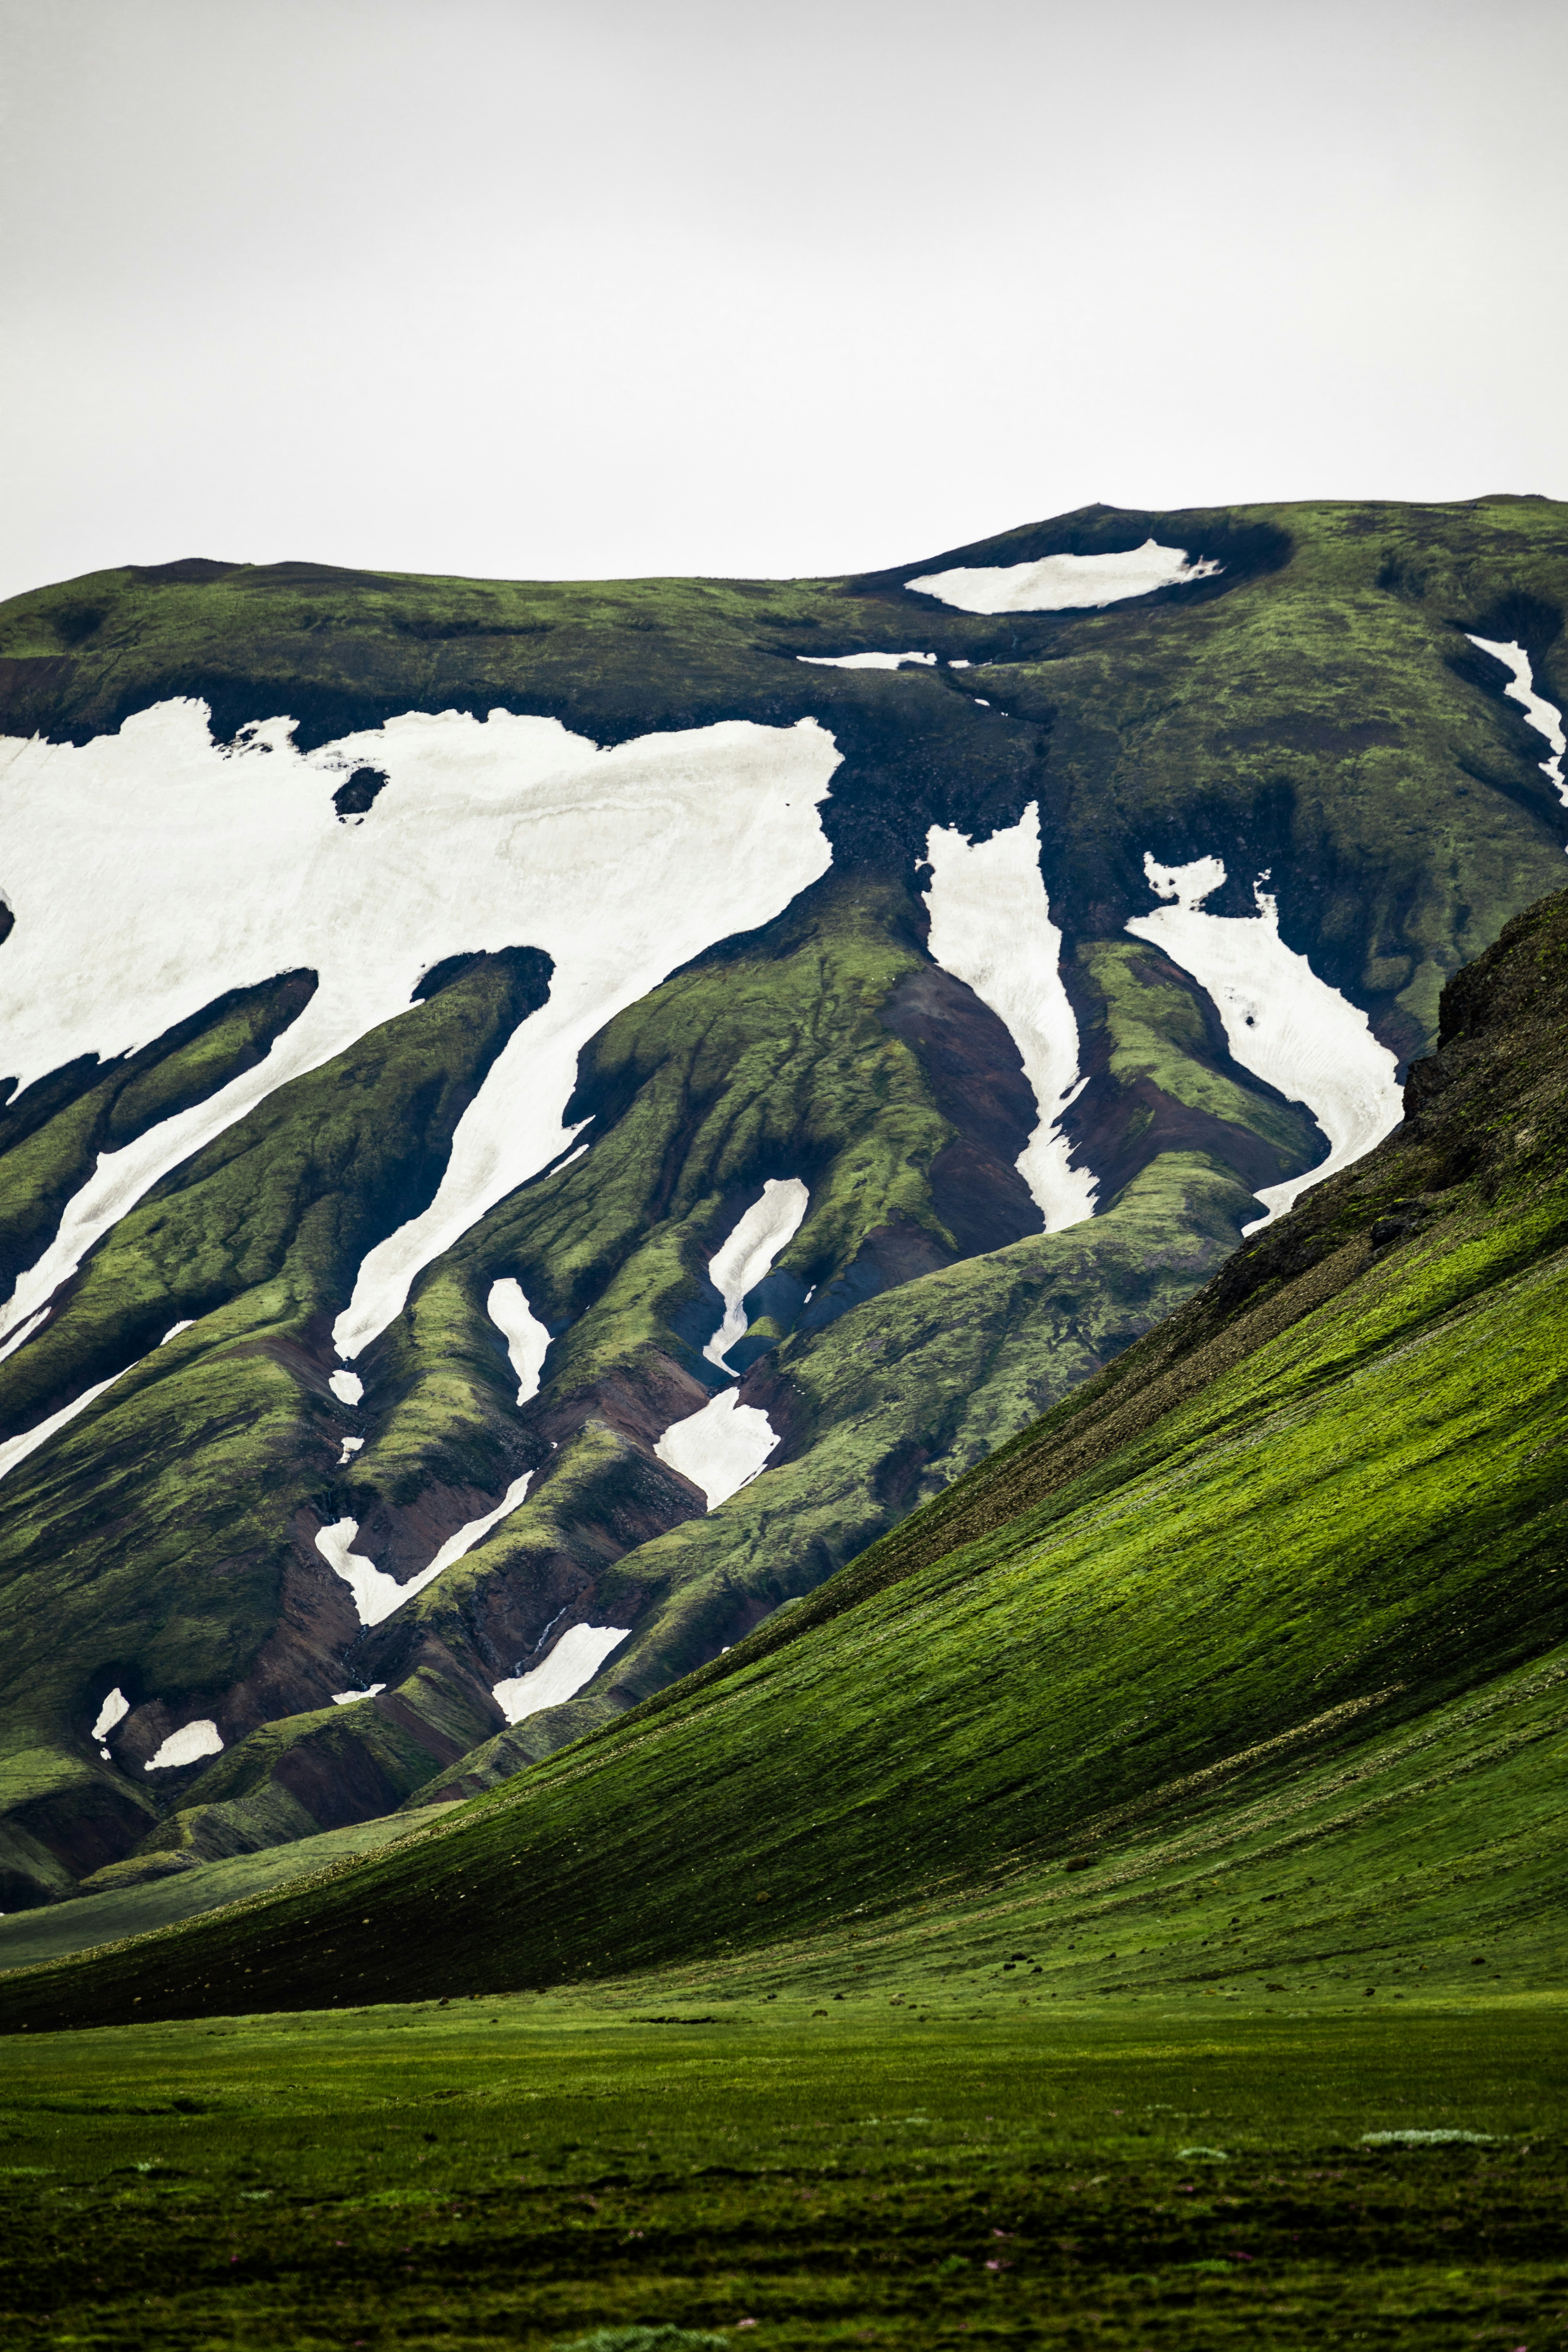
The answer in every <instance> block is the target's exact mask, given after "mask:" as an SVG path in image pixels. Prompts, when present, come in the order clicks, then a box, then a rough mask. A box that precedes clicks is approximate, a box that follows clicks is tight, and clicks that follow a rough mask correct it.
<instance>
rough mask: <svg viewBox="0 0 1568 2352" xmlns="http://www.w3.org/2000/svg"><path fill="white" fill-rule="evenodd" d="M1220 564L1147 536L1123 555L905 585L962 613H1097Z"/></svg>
mask: <svg viewBox="0 0 1568 2352" xmlns="http://www.w3.org/2000/svg"><path fill="white" fill-rule="evenodd" d="M1223 568H1224V567H1223V566H1222V565H1220V564H1218V563H1189V562H1188V561H1187V551H1186V549H1185V548H1184V547H1162V546H1161V545H1160V544H1159V542H1158V541H1157V540H1152V539H1146V540H1145V541H1144V542H1143V544H1142V547H1135V548H1133V549H1131V551H1130V552H1129V553H1127V554H1125V555H1046V556H1042V557H1041V559H1040V561H1039V562H1037V563H993V564H984V565H978V566H975V567H973V568H969V567H965V566H963V565H959V566H958V567H957V568H956V569H955V570H953V571H952V572H922V573H921V577H920V578H919V579H918V580H906V581H905V583H904V585H905V587H906V588H914V589H917V590H919V591H920V592H921V594H923V595H926V596H935V597H938V598H940V600H941V602H942V604H953V605H956V606H957V608H958V610H959V611H960V612H961V613H1073V612H1097V611H1098V610H1099V609H1100V606H1101V605H1102V604H1120V603H1121V600H1122V598H1123V597H1125V596H1147V595H1148V593H1149V592H1150V590H1151V589H1153V588H1174V587H1177V586H1179V585H1180V584H1181V583H1182V582H1184V581H1186V580H1206V579H1207V578H1208V577H1209V575H1210V573H1211V572H1218V571H1221V570H1222V569H1223ZM954 667H956V665H954Z"/></svg>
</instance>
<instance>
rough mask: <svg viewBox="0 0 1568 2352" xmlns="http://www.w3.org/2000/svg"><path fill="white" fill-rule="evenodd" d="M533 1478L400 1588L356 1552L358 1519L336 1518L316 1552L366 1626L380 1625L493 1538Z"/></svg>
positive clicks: (322, 1531) (518, 1481) (514, 1487)
mask: <svg viewBox="0 0 1568 2352" xmlns="http://www.w3.org/2000/svg"><path fill="white" fill-rule="evenodd" d="M532 1476H533V1473H532V1471H531V1470H525V1471H524V1472H523V1474H522V1475H521V1478H514V1479H513V1480H512V1482H511V1485H510V1486H509V1487H508V1488H507V1490H506V1493H505V1494H504V1495H503V1496H501V1499H500V1502H499V1503H498V1504H497V1505H496V1507H495V1509H494V1510H493V1511H487V1512H486V1513H485V1515H484V1517H483V1518H479V1519H470V1520H469V1521H468V1524H467V1526H466V1527H461V1528H458V1532H457V1534H456V1535H452V1536H448V1537H447V1540H446V1542H445V1543H444V1544H443V1545H442V1546H441V1549H440V1550H439V1551H438V1552H437V1554H436V1557H435V1559H433V1560H432V1561H431V1562H430V1564H429V1566H428V1567H427V1568H422V1569H421V1570H419V1573H418V1575H417V1576H411V1577H410V1578H409V1580H408V1581H407V1583H406V1584H399V1582H398V1581H397V1579H396V1578H395V1576H388V1574H387V1573H386V1570H384V1569H383V1568H377V1566H376V1564H375V1562H374V1559H369V1558H368V1557H367V1556H366V1554H365V1553H363V1552H358V1551H355V1550H354V1549H353V1540H354V1538H355V1536H357V1535H358V1533H359V1521H358V1520H357V1519H334V1520H333V1522H332V1524H331V1527H327V1528H318V1529H317V1531H316V1549H317V1550H318V1551H319V1552H320V1553H321V1558H322V1559H324V1560H325V1561H326V1563H327V1565H328V1567H329V1568H330V1569H331V1570H332V1573H333V1574H334V1575H335V1576H341V1577H342V1580H343V1582H344V1583H345V1584H346V1585H347V1586H348V1588H349V1590H350V1591H351V1592H352V1593H353V1597H354V1607H355V1608H356V1609H357V1610H358V1612H359V1622H360V1623H361V1624H362V1625H379V1624H381V1623H383V1622H384V1620H385V1619H386V1618H388V1617H390V1616H391V1614H392V1612H393V1611H394V1610H395V1609H401V1607H402V1606H403V1603H404V1602H405V1601H412V1600H413V1598H414V1596H415V1594H416V1592H423V1591H424V1590H425V1587H426V1585H427V1584H434V1583H435V1581H436V1579H437V1577H438V1576H440V1575H441V1574H442V1573H443V1572H444V1570H447V1569H448V1568H450V1567H451V1566H452V1564H453V1562H454V1560H459V1559H462V1557H463V1554H464V1553H465V1552H469V1551H472V1550H473V1549H474V1546H475V1545H476V1544H477V1543H479V1542H480V1541H481V1540H482V1538H484V1537H486V1536H488V1535H489V1531H490V1529H491V1528H493V1527H496V1526H498V1525H499V1524H500V1521H501V1520H502V1519H504V1518H505V1517H506V1516H507V1514H508V1513H509V1512H510V1511H515V1510H516V1508H517V1507H518V1505H519V1504H520V1503H521V1501H522V1499H523V1496H525V1495H526V1494H527V1492H528V1488H529V1482H530V1481H531V1478H532Z"/></svg>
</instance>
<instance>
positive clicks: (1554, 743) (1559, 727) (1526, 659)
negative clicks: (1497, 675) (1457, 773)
mask: <svg viewBox="0 0 1568 2352" xmlns="http://www.w3.org/2000/svg"><path fill="white" fill-rule="evenodd" d="M1470 643H1471V645H1473V646H1479V648H1480V650H1481V652H1482V653H1484V654H1490V655H1491V656H1492V658H1493V660H1494V661H1500V662H1501V663H1502V665H1503V667H1504V668H1505V669H1509V670H1511V671H1512V673H1513V675H1512V677H1511V678H1510V682H1509V683H1508V685H1507V686H1505V687H1504V688H1503V692H1504V694H1506V695H1507V697H1508V698H1509V700H1510V702H1517V703H1518V704H1519V705H1520V707H1521V709H1522V710H1523V712H1524V715H1525V718H1526V719H1527V720H1528V721H1529V723H1530V725H1531V727H1533V728H1534V730H1535V731H1536V733H1537V734H1538V735H1543V736H1544V737H1545V738H1546V741H1547V744H1548V745H1549V747H1550V749H1551V752H1552V757H1551V758H1550V759H1549V760H1542V761H1541V763H1540V764H1541V772H1542V775H1543V776H1545V777H1546V778H1547V780H1548V781H1549V782H1550V783H1551V784H1552V786H1553V788H1554V789H1555V791H1556V793H1557V797H1558V799H1559V800H1560V801H1561V802H1562V803H1563V806H1564V807H1565V808H1568V783H1564V782H1563V757H1564V754H1568V736H1565V735H1564V734H1563V713H1562V712H1561V711H1560V710H1559V709H1558V708H1557V706H1556V704H1555V703H1554V702H1548V701H1547V699H1546V697H1545V696H1544V695H1543V694H1537V692H1536V691H1535V674H1534V672H1533V671H1532V670H1531V666H1530V656H1529V655H1528V654H1527V653H1526V652H1525V650H1524V647H1523V646H1520V645H1514V644H1511V643H1510V644H1509V645H1506V646H1505V645H1501V644H1500V643H1499V642H1498V641H1497V640H1496V639H1495V638H1492V637H1471V638H1470Z"/></svg>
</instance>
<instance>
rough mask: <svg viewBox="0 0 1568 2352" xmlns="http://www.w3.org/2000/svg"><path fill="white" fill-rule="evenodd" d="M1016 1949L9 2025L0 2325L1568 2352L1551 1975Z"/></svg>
mask: <svg viewBox="0 0 1568 2352" xmlns="http://www.w3.org/2000/svg"><path fill="white" fill-rule="evenodd" d="M1016 1982H1017V1978H1016V1975H1015V1976H1012V1977H1009V1978H1008V1979H1007V1991H1006V1993H1005V1994H1004V1993H1002V1991H1001V1989H1000V1985H999V1984H997V1985H996V1986H994V1988H993V1990H992V1993H991V1994H989V1995H987V1994H986V1993H984V1991H983V1990H980V1988H979V1986H978V1984H977V1983H973V1984H966V1985H965V1986H964V1987H963V2002H962V2006H960V2004H959V2002H958V2000H956V1999H955V2000H953V2001H952V2003H951V2004H950V2003H948V2002H945V2001H944V2002H943V2003H942V2011H944V2012H945V2013H942V2012H927V2013H926V2014H924V2015H921V2014H920V2013H919V2012H917V2011H915V2010H913V2009H912V2008H911V2007H910V2006H909V2005H908V2002H907V1998H906V1997H907V1994H908V1993H909V1992H910V1990H912V1989H913V1985H912V1979H911V1983H910V1985H909V1986H906V1987H903V1988H902V1989H900V1987H899V1986H898V1985H897V1984H895V1985H893V1987H892V1989H891V1990H889V1987H888V1986H887V1985H886V1984H884V1985H882V1986H881V1987H880V1988H879V1992H878V1994H877V1995H876V1996H875V1997H873V1996H872V1995H870V1994H869V1993H866V1994H862V1995H859V1996H856V1995H851V1996H849V1997H847V1998H846V1999H845V2000H843V2001H842V2002H841V2003H840V2002H837V2001H835V2000H834V1999H833V1997H832V1996H831V1994H826V1993H823V1992H822V1991H821V1990H820V1989H818V1988H814V1987H811V1986H809V1985H808V1986H807V1987H806V1988H805V1990H801V1988H800V1987H799V1985H798V1984H797V1986H796V1988H795V1990H794V1992H793V1993H792V1992H791V1991H790V1990H787V1989H786V1990H784V1992H781V1993H780V1994H778V1995H777V1996H776V1997H775V1999H774V2000H773V2001H772V2002H770V2001H768V2000H767V1999H766V1997H765V1996H763V1997H762V1998H760V1999H759V1998H756V1997H754V1996H752V1997H748V1996H747V1995H746V1994H745V1993H744V1992H743V1991H742V1990H741V1989H740V1988H739V1987H738V1986H736V1985H735V1984H731V1985H728V1986H724V1987H721V1988H719V1989H717V1990H714V1991H711V1992H710V1994H709V1996H708V1997H707V1998H705V1999H699V1998H693V1997H691V1995H690V1993H689V1992H688V1993H687V1995H686V1996H685V1997H680V1996H679V1995H677V1996H672V1995H671V1993H670V1990H669V1984H668V1979H644V1980H642V1981H640V1982H639V1981H637V1980H626V1981H623V1982H621V1983H619V1984H616V1985H614V1986H609V1985H607V1986H605V1988H604V1990H602V1991H601V1992H598V1993H596V1994H594V1995H592V1996H584V1995H582V1994H578V1995H575V1996H571V1997H563V1996H558V1995H553V1994H543V1995H541V1994H512V1995H504V1996H500V1997H493V1998H492V1997H479V1998H476V1999H472V2000H461V2001H453V2002H449V2003H448V2002H445V2001H443V2002H438V2003H437V2002H424V2003H420V2004H417V2005H415V2006H408V2007H399V2008H391V2007H388V2008H379V2009H366V2010H362V2011H353V2012H349V2013H342V2012H338V2013H321V2012H315V2013H310V2012H306V2013H300V2014H296V2015H292V2016H274V2017H236V2018H216V2017H209V2018H206V2019H204V2020H199V2021H194V2022H180V2023H165V2024H158V2025H153V2026H148V2027H130V2028H110V2029H102V2030H99V2031H95V2032H72V2033H61V2034H53V2035H47V2036H44V2035H39V2036H37V2037H36V2038H35V2037H33V2036H30V2035H29V2036H28V2037H27V2038H26V2040H24V2039H23V2037H22V2036H20V2035H16V2036H13V2037H10V2038H9V2039H7V2041H6V2042H5V2045H4V2051H5V2054H4V2074H3V2077H0V2112H3V2114H4V2122H5V2135H4V2136H5V2164H4V2167H3V2168H0V2200H3V2208H4V2210H3V2215H0V2231H3V2233H4V2240H5V2245H6V2247H7V2252H8V2255H9V2262H8V2265H7V2272H8V2275H7V2282H6V2284H5V2287H4V2289H3V2290H0V2297H3V2301H0V2340H4V2341H5V2343H6V2344H7V2345H17V2346H20V2345H39V2346H42V2345H57V2344H70V2345H80V2346H92V2347H104V2352H110V2347H114V2352H118V2347H158V2352H163V2347H193V2352H196V2347H201V2352H207V2347H212V2352H219V2347H247V2352H252V2347H254V2352H278V2347H296V2346H297V2347H310V2352H315V2347H340V2346H342V2347H361V2346H363V2347H366V2352H371V2348H372V2347H391V2346H394V2345H395V2346H398V2347H413V2352H421V2347H441V2352H448V2347H469V2346H473V2347H479V2346H484V2347H489V2346H492V2345H494V2346H502V2345H504V2346H509V2347H511V2346H517V2347H529V2352H545V2347H552V2346H555V2345H562V2344H569V2343H572V2342H574V2340H575V2339H577V2338H579V2337H581V2336H584V2335H585V2334H589V2333H591V2332H593V2331H595V2330H600V2329H613V2328H616V2327H626V2326H634V2325H643V2326H676V2327H679V2328H681V2329H690V2330H696V2331H700V2332H703V2333H705V2334H707V2335H709V2336H717V2337H718V2338H719V2339H720V2340H721V2341H722V2342H728V2343H729V2344H731V2346H734V2347H739V2346H741V2345H742V2344H743V2343H752V2342H754V2343H755V2344H756V2345H758V2346H759V2347H763V2346H768V2345H773V2346H777V2347H817V2346H838V2345H844V2346H848V2345H851V2344H854V2345H860V2344H868V2345H873V2346H877V2347H886V2352H894V2347H909V2352H915V2347H920V2352H929V2347H943V2346H951V2347H959V2346H961V2345H972V2344H991V2345H998V2346H1000V2345H1008V2346H1012V2345H1019V2346H1023V2345H1044V2346H1056V2345H1062V2346H1066V2345H1075V2346H1076V2345H1082V2344H1100V2345H1104V2346H1107V2347H1130V2352H1133V2348H1136V2352H1141V2348H1142V2347H1149V2352H1154V2347H1160V2352H1186V2347H1194V2348H1195V2347H1210V2346H1214V2347H1222V2346H1223V2347H1230V2346H1235V2347H1243V2346H1245V2347H1248V2352H1256V2347H1267V2352H1275V2347H1278V2352H1287V2347H1291V2348H1292V2352H1293V2347H1316V2346H1320V2345H1321V2346H1325V2347H1326V2346H1329V2345H1331V2344H1332V2345H1336V2346H1338V2345H1341V2344H1344V2343H1350V2344H1363V2345H1368V2346H1379V2345H1382V2346H1389V2347H1394V2346H1398V2347H1406V2346H1415V2345H1420V2346H1421V2347H1424V2352H1426V2347H1449V2346H1452V2347H1459V2346H1466V2347H1469V2346H1477V2345H1479V2346H1484V2347H1497V2352H1516V2347H1528V2352H1552V2347H1561V2346H1563V2345H1564V2344H1568V2229H1565V2226H1564V2221H1563V2212H1564V2200H1563V2189H1564V2177H1563V2176H1564V2170H1565V2164H1564V2158H1565V2154H1568V2147H1565V2143H1564V2137H1563V2076H1564V2072H1565V2068H1564V2058H1563V2052H1564V2039H1563V2002H1562V2000H1561V1997H1559V1996H1556V1995H1554V1994H1552V1993H1549V1992H1543V1991H1529V1990H1513V1991H1505V1990H1500V1989H1495V1988H1494V1989H1492V1990H1489V1991H1488V1992H1487V1993H1486V1994H1484V1995H1482V1994H1479V1993H1472V1992H1471V1991H1470V1990H1469V1988H1468V1986H1467V1987H1465V1988H1463V1989H1462V1990H1443V1991H1441V1992H1439V1993H1437V1994H1436V1995H1433V1994H1428V1993H1422V1994H1415V1993H1412V1994H1411V1995H1410V1996H1409V1997H1407V1998H1406V1999H1405V2000H1404V2002H1403V2003H1402V2005H1401V2006H1400V2007H1398V2008H1395V2007H1394V2006H1393V2005H1392V2003H1391V2002H1390V2001H1387V2000H1384V1999H1382V1998H1378V1997H1374V1998H1373V1999H1372V2000H1368V1998H1367V1997H1366V1994H1365V1991H1364V1990H1363V1988H1362V1987H1361V1986H1360V1985H1359V1984H1358V1985H1356V1986H1355V1987H1354V1989H1353V1990H1352V1991H1348V1992H1347V1991H1344V1990H1336V1991H1334V1992H1326V1991H1321V1992H1319V1993H1316V1994H1308V1993H1304V1992H1303V1993H1300V1994H1299V1995H1297V1996H1296V1997H1294V1998H1291V1999H1289V2000H1274V2001H1272V2002H1270V2001H1268V2000H1266V1999H1264V1998H1260V1997H1259V1998H1255V1997H1253V1996H1251V1995H1233V1996H1231V1997H1230V1998H1229V1999H1226V1996H1225V1995H1224V1994H1220V1995H1218V1996H1216V1997H1215V1998H1213V1999H1208V1998H1205V1997H1204V1995H1203V1994H1202V1993H1196V1992H1194V1993H1187V1994H1174V1993H1172V1992H1169V1991H1164V1992H1162V1991H1152V1992H1148V1993H1144V1994H1142V1995H1133V1994H1130V1993H1116V1994H1107V1995H1104V1996H1102V1997H1100V1998H1099V1999H1093V1998H1089V1999H1073V1998H1071V1997H1063V1998H1061V1999H1059V2000H1058V2001H1057V2002H1056V2003H1055V2005H1054V2006H1052V2007H1050V2008H1048V2009H1047V2008H1046V2007H1044V2006H1041V2005H1039V2004H1035V2005H1032V2006H1029V2007H1024V2006H1021V2005H1020V2004H1021V2001H1022V1999H1023V1997H1022V1996H1021V1995H1019V1994H1017V1993H1016V1990H1015V1987H1016ZM895 2002H900V2004H901V2005H898V2006H892V2005H890V2004H892V2003H895ZM1402 2133H1403V2134H1415V2135H1417V2136H1419V2135H1421V2134H1427V2135H1432V2136H1433V2137H1427V2138H1425V2139H1423V2138H1421V2137H1415V2138H1406V2139H1403V2140H1401V2139H1399V2138H1397V2137H1394V2138H1386V2137H1385V2138H1382V2139H1379V2138H1377V2137H1371V2138H1369V2137H1368V2136H1369V2135H1373V2136H1375V2135H1380V2134H1381V2135H1389V2134H1394V2135H1398V2134H1402ZM1444 2135H1447V2137H1443V2136H1444ZM672 2352H673V2347H672Z"/></svg>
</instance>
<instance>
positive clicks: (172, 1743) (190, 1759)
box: [142, 1715, 223, 1772]
mask: <svg viewBox="0 0 1568 2352" xmlns="http://www.w3.org/2000/svg"><path fill="white" fill-rule="evenodd" d="M222 1754H223V1739H222V1737H221V1735H220V1733H219V1731H218V1727H217V1726H216V1723H214V1721H213V1720H212V1718H211V1717H210V1716H205V1715H204V1716H202V1717H199V1718H198V1720H197V1721H196V1722H195V1723H184V1724H182V1725H181V1726H180V1728H179V1730H178V1731H171V1732H170V1734H169V1737H168V1738H167V1739H165V1740H164V1741H163V1745H162V1747H160V1748H158V1750H157V1752H156V1753H155V1754H154V1755H152V1756H150V1757H149V1758H148V1759H147V1761H146V1763H145V1764H143V1765H142V1770H143V1772H166V1771H168V1770H169V1769H171V1767H173V1766H174V1765H176V1764H199V1763H200V1761H201V1759H202V1758H203V1757H204V1756H221V1755H222Z"/></svg>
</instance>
